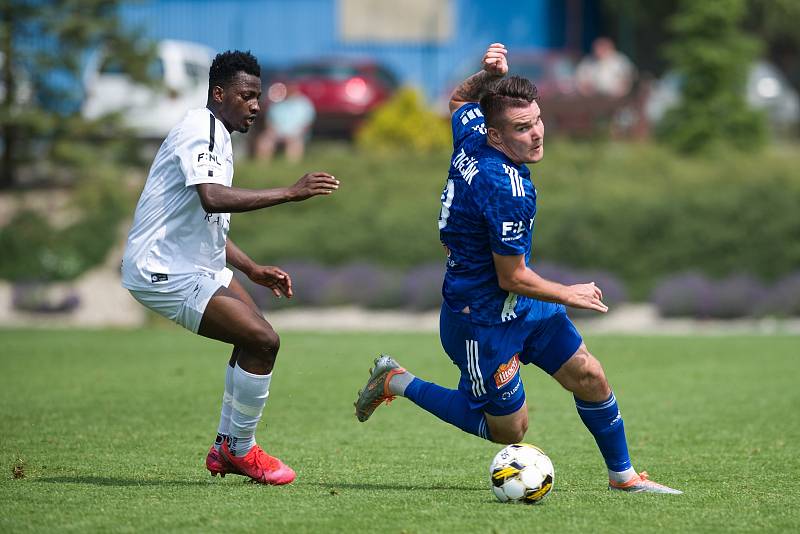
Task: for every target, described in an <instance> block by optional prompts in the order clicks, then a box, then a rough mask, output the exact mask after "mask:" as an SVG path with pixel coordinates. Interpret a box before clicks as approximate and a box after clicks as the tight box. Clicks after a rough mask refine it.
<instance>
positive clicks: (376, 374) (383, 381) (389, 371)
mask: <svg viewBox="0 0 800 534" xmlns="http://www.w3.org/2000/svg"><path fill="white" fill-rule="evenodd" d="M405 372H406V370H405V369H403V368H402V367H400V364H398V363H397V362H396V361H395V360H394V358H392V357H391V356H388V355H386V354H381V355H380V356H378V357H377V358H376V359H375V366H374V367H373V368H372V369H370V370H369V373H370V376H369V380H368V381H367V385H366V386H364V389H362V390H360V391H359V392H358V398H357V399H356V402H354V403H353V406H355V408H356V417H357V418H358V420H359V421H361V422H362V423H363V422H364V421H366V420H367V419H369V417H370V416H371V415H372V412H374V411H375V409H376V408H377V407H378V406H380V405H381V403H384V402H385V403H386V404H389V403H390V402H392V401H393V400H394V395H392V394H391V392H390V391H389V381H390V380H391V379H392V377H393V376H394V375H396V374H399V373H405Z"/></svg>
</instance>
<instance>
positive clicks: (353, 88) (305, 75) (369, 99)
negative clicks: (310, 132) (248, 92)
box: [267, 59, 399, 137]
mask: <svg viewBox="0 0 800 534" xmlns="http://www.w3.org/2000/svg"><path fill="white" fill-rule="evenodd" d="M281 78H282V79H280V80H276V82H275V83H294V84H296V85H297V86H298V87H299V89H300V91H301V92H302V93H303V94H305V95H306V96H307V97H308V98H309V99H310V100H311V102H312V103H313V104H314V108H315V110H316V112H317V118H316V121H315V123H314V133H316V134H321V135H326V136H346V137H349V136H352V134H353V133H354V132H355V130H356V129H357V128H358V126H359V125H360V124H361V122H362V121H363V120H364V118H365V117H366V115H367V114H368V113H369V112H370V111H372V109H374V108H375V107H376V106H378V105H380V104H381V103H383V102H384V101H386V100H387V99H388V98H389V97H390V96H391V95H392V93H394V92H395V90H396V89H397V87H398V85H399V84H398V81H397V78H396V77H395V75H394V74H393V73H392V72H391V71H390V70H389V69H387V68H386V67H384V66H382V65H380V64H378V63H376V62H374V61H368V60H363V61H362V60H346V59H332V60H320V61H316V62H310V63H303V64H299V65H296V66H294V67H292V68H290V69H288V70H287V71H285V73H284V75H283V76H281ZM267 94H268V93H267Z"/></svg>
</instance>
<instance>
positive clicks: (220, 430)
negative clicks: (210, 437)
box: [214, 363, 233, 450]
mask: <svg viewBox="0 0 800 534" xmlns="http://www.w3.org/2000/svg"><path fill="white" fill-rule="evenodd" d="M232 402H233V367H231V366H230V365H229V364H227V363H226V364H225V393H223V394H222V411H221V413H220V414H219V426H218V427H217V439H216V441H215V442H214V448H215V449H217V450H219V448H220V447H222V441H223V440H224V439H225V438H227V437H228V429H229V427H230V426H231V410H232V409H233V408H232V407H231V405H232Z"/></svg>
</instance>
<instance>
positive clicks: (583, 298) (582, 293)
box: [564, 282, 608, 313]
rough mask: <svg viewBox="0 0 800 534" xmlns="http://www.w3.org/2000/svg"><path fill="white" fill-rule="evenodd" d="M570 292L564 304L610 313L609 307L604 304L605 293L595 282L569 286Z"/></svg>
mask: <svg viewBox="0 0 800 534" xmlns="http://www.w3.org/2000/svg"><path fill="white" fill-rule="evenodd" d="M568 288H569V291H568V295H567V298H566V299H565V301H564V304H566V305H567V306H572V307H573V308H584V309H586V310H595V311H599V312H601V313H605V312H607V311H608V306H606V305H605V304H603V292H602V291H600V288H599V287H597V286H596V285H595V284H594V282H591V283H589V284H575V285H572V286H568Z"/></svg>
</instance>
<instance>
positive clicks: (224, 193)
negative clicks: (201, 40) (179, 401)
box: [122, 51, 339, 485]
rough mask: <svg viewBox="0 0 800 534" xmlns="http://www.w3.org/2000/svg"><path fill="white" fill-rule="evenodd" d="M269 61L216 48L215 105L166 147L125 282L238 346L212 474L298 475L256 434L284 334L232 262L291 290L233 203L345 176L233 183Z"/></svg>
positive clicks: (267, 202)
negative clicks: (233, 226) (239, 232)
mask: <svg viewBox="0 0 800 534" xmlns="http://www.w3.org/2000/svg"><path fill="white" fill-rule="evenodd" d="M260 75H261V69H260V67H259V65H258V62H257V61H256V59H255V58H254V57H253V56H252V55H251V54H250V53H249V52H240V51H228V52H224V53H221V54H218V55H217V56H216V57H215V58H214V61H213V63H212V65H211V69H210V72H209V90H208V101H207V103H206V107H205V108H201V109H195V110H192V111H189V112H188V113H187V115H186V117H185V118H184V119H183V121H181V123H180V124H178V125H177V126H175V127H174V128H173V129H172V130H171V131H170V133H169V134H168V135H167V138H166V140H165V141H164V143H163V144H162V145H161V148H160V149H159V150H158V153H157V154H156V157H155V160H154V161H153V165H152V167H151V168H150V174H149V175H148V177H147V182H146V183H145V187H144V191H143V192H142V195H141V197H140V198H139V203H138V204H137V206H136V213H135V215H134V219H133V226H132V227H131V230H130V232H129V234H128V242H127V246H126V248H125V255H124V257H123V263H122V285H123V287H125V288H127V289H128V290H129V291H130V293H131V294H132V295H133V297H134V298H135V299H136V300H137V301H139V302H140V303H141V304H143V305H144V306H146V307H148V308H150V309H151V310H153V311H155V312H157V313H159V314H161V315H163V316H165V317H167V318H169V319H170V320H172V321H174V322H176V323H178V324H180V325H181V326H183V327H184V328H186V329H188V330H191V331H192V332H195V333H197V334H200V335H201V336H205V337H209V338H213V339H217V340H219V341H223V342H226V343H230V344H232V345H233V352H232V354H231V357H230V360H229V362H228V365H227V366H226V374H225V393H224V395H223V400H222V413H221V416H220V422H219V427H218V429H217V437H216V441H215V443H214V445H213V446H212V447H211V449H210V450H209V453H208V456H207V458H206V467H207V469H208V470H209V471H210V472H211V474H212V475H217V474H219V475H221V476H224V475H225V474H227V473H234V474H240V475H244V476H247V477H250V478H251V479H253V480H254V481H256V482H261V483H264V484H276V485H278V484H288V483H290V482H291V481H292V480H294V478H295V472H294V471H293V470H292V469H291V468H290V467H288V466H287V465H285V464H284V463H283V462H281V461H280V460H278V459H277V458H274V457H272V456H270V455H268V454H267V453H266V452H264V451H263V450H262V449H261V447H259V446H258V445H257V444H256V443H255V430H256V426H257V425H258V422H259V421H260V419H261V413H262V411H263V409H264V404H265V402H266V400H267V397H268V396H269V386H270V381H271V379H272V368H273V366H274V364H275V358H276V356H277V354H278V349H279V348H280V338H279V337H278V334H277V333H276V332H275V330H273V328H272V326H271V325H270V324H269V323H268V322H267V321H266V320H265V319H264V316H263V315H262V313H261V310H259V308H258V307H257V306H256V304H255V303H254V302H253V299H252V298H251V297H250V295H248V293H247V292H246V291H245V289H244V288H243V287H242V285H241V284H240V283H239V282H238V281H237V280H236V279H235V278H233V273H232V271H231V270H230V269H228V268H227V267H226V263H229V264H231V265H232V266H234V267H236V268H237V269H239V270H240V271H242V272H243V273H244V274H245V275H247V277H248V278H250V280H252V281H253V282H255V283H257V284H260V285H263V286H266V287H268V288H270V289H271V290H272V292H273V293H274V294H275V296H277V297H280V296H281V295H284V296H286V297H288V298H291V296H292V282H291V278H290V277H289V275H288V274H287V273H285V272H284V271H282V270H281V269H279V268H278V267H271V266H264V265H259V264H257V263H256V262H255V261H253V260H252V259H251V258H250V257H248V256H247V255H246V254H245V253H244V252H242V250H241V249H239V248H238V247H237V246H236V245H235V244H234V243H233V242H232V241H231V240H230V239H228V238H227V234H228V229H229V228H230V214H231V212H243V211H251V210H256V209H260V208H266V207H269V206H274V205H276V204H281V203H284V202H293V201H300V200H305V199H308V198H310V197H313V196H316V195H329V194H331V193H333V192H334V191H335V190H336V189H337V188H338V186H339V182H338V180H336V179H335V178H334V177H333V176H331V175H330V174H328V173H324V172H313V173H309V174H306V175H304V176H303V177H301V178H300V179H299V180H298V181H297V183H295V184H294V185H293V186H291V187H287V188H278V189H257V190H256V189H241V188H236V187H233V186H232V181H233V150H232V144H231V135H230V134H231V133H232V132H234V131H237V132H242V133H245V132H247V130H248V129H249V128H250V126H252V125H253V123H254V122H255V118H256V115H257V114H258V112H259V103H258V102H259V98H260V96H261V80H260Z"/></svg>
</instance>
